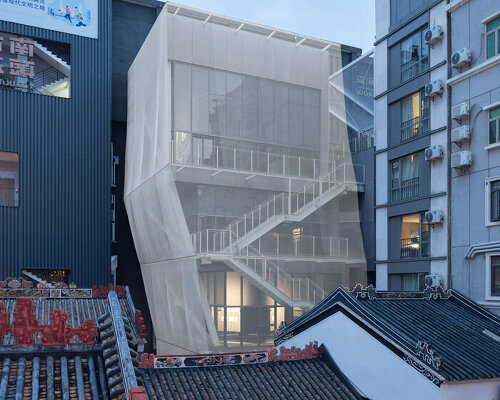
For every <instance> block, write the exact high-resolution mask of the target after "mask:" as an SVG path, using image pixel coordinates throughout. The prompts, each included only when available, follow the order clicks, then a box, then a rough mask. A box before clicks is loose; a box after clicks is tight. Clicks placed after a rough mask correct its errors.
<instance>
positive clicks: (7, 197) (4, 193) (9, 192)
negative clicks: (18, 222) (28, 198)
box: [0, 188, 17, 207]
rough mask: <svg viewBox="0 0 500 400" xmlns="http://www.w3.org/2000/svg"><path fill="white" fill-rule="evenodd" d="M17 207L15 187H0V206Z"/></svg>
mask: <svg viewBox="0 0 500 400" xmlns="http://www.w3.org/2000/svg"><path fill="white" fill-rule="evenodd" d="M1 206H3V207H17V189H13V188H0V207H1Z"/></svg>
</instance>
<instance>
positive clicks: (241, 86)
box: [172, 62, 320, 167]
mask: <svg viewBox="0 0 500 400" xmlns="http://www.w3.org/2000/svg"><path fill="white" fill-rule="evenodd" d="M172 81H173V96H174V99H173V116H174V117H173V130H174V134H173V140H174V141H175V149H176V150H175V154H176V157H179V158H181V159H182V158H183V157H184V161H187V158H188V157H193V159H192V160H190V161H192V162H195V163H202V162H203V160H212V161H213V162H215V161H216V158H217V157H218V158H219V163H220V162H222V160H223V159H226V160H227V162H228V163H232V162H233V156H234V152H235V151H239V150H245V149H246V150H254V151H261V152H269V153H273V154H275V153H276V154H287V155H294V156H302V157H315V158H318V157H319V147H320V91H319V90H317V89H312V88H307V87H302V86H297V85H291V84H285V83H281V82H276V81H271V80H268V79H263V78H255V77H250V76H245V75H239V74H235V73H230V72H226V71H219V70H214V69H209V68H204V67H199V66H194V65H190V64H183V63H178V62H175V63H173V77H172ZM199 149H201V151H200V150H199ZM217 150H218V151H217ZM191 152H192V155H191ZM240 155H241V153H237V157H236V160H237V161H236V162H239V160H240V159H242V157H240ZM261 161H262V162H263V161H264V160H261ZM266 161H267V160H266ZM241 162H243V161H241ZM256 162H257V163H258V162H259V160H257V161H256ZM228 166H229V167H233V165H232V164H231V165H229V164H228Z"/></svg>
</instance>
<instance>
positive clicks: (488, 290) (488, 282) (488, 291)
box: [484, 252, 500, 300]
mask: <svg viewBox="0 0 500 400" xmlns="http://www.w3.org/2000/svg"><path fill="white" fill-rule="evenodd" d="M493 257H500V253H499V252H495V253H486V263H485V265H486V270H485V279H484V281H485V282H484V283H485V287H484V288H485V292H484V295H485V296H484V297H485V299H486V300H500V293H499V294H492V289H493V287H492V284H493V282H492V279H491V278H492V277H493V276H492V273H493V270H492V265H491V259H492V258H493Z"/></svg>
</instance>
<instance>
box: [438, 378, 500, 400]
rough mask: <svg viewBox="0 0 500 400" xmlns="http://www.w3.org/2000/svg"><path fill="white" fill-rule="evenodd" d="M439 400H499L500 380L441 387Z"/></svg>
mask: <svg viewBox="0 0 500 400" xmlns="http://www.w3.org/2000/svg"><path fill="white" fill-rule="evenodd" d="M441 400H500V379H497V380H491V381H478V382H474V383H468V382H466V383H465V382H464V383H461V382H459V383H456V382H449V383H443V384H442V385H441Z"/></svg>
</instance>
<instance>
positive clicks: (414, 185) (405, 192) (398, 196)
mask: <svg viewBox="0 0 500 400" xmlns="http://www.w3.org/2000/svg"><path fill="white" fill-rule="evenodd" d="M419 181H420V179H419V178H418V177H416V178H412V179H408V180H406V181H402V182H401V187H398V188H393V189H392V201H400V200H406V199H411V198H413V197H417V196H418V193H419V186H420V185H419Z"/></svg>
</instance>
